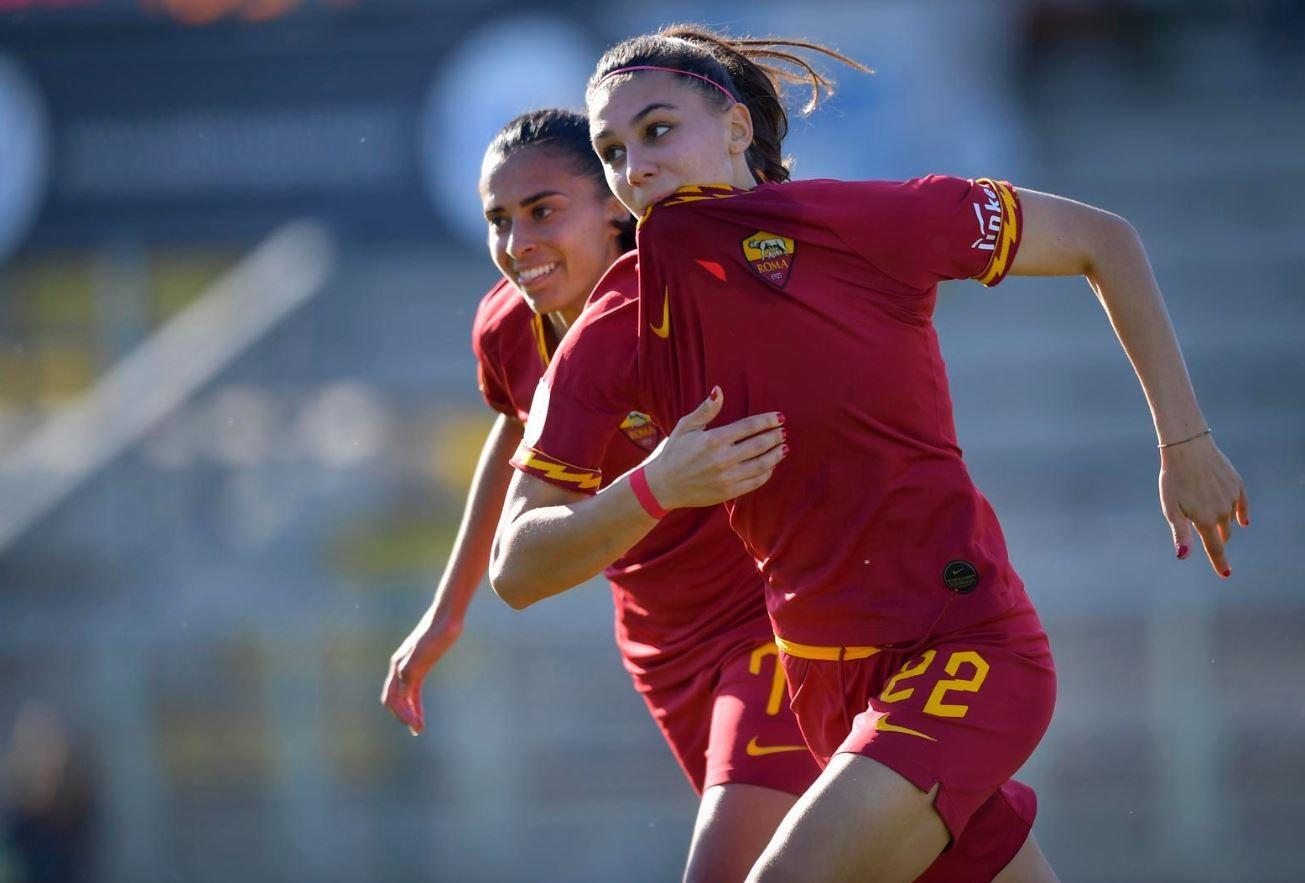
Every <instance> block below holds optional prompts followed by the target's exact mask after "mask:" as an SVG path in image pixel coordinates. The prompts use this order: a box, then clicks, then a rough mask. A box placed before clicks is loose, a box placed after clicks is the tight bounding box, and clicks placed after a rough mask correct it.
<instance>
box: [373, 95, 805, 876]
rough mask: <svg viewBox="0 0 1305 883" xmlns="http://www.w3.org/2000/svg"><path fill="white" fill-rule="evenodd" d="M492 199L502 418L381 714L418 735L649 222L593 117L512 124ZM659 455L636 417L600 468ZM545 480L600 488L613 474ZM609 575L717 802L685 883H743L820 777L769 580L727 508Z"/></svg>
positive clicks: (637, 676)
mask: <svg viewBox="0 0 1305 883" xmlns="http://www.w3.org/2000/svg"><path fill="white" fill-rule="evenodd" d="M480 193H481V198H482V201H483V203H484V210H485V220H486V222H487V224H488V228H489V249H490V254H491V256H492V257H493V259H494V263H495V265H496V266H497V267H498V269H499V270H500V271H501V272H502V273H503V277H504V278H503V279H502V280H501V281H500V282H499V283H498V284H497V285H495V286H494V287H493V288H492V289H491V290H490V291H489V293H488V294H486V295H485V297H484V299H483V300H482V301H481V303H480V308H479V310H478V311H477V314H476V319H475V324H474V329H473V332H472V347H473V349H474V351H475V353H476V359H477V362H478V365H479V380H480V389H481V392H482V394H483V395H484V397H485V400H486V402H488V404H489V406H490V407H491V408H493V409H494V410H496V411H497V412H498V413H499V416H498V418H497V420H496V421H495V423H494V426H493V428H492V429H491V430H490V433H489V436H488V438H486V440H485V445H484V449H483V451H482V453H481V457H480V462H479V464H478V466H477V469H476V476H475V479H474V481H473V483H472V489H471V493H470V495H469V497H468V499H467V506H466V512H465V513H464V516H463V522H462V527H461V530H460V532H459V534H458V538H457V540H456V541H455V545H454V549H453V554H452V559H451V561H450V564H449V566H448V568H447V569H446V570H445V573H444V578H443V580H442V581H441V583H440V587H439V590H438V591H437V592H436V595H435V598H434V601H433V602H432V604H431V606H430V608H429V609H428V610H427V611H426V614H425V615H424V616H423V617H422V619H421V621H420V622H419V623H418V625H417V627H416V628H415V629H414V630H413V631H412V633H411V634H410V635H409V636H408V637H407V639H406V640H405V641H404V642H403V644H402V645H401V646H400V647H399V649H398V650H396V651H395V653H394V655H393V657H392V658H391V660H390V670H389V675H388V677H387V678H386V682H385V688H384V692H383V694H382V702H383V703H384V704H385V706H386V707H387V708H389V709H390V711H392V712H393V713H394V715H395V716H396V717H397V718H398V719H399V720H400V721H402V722H403V723H405V724H407V725H408V726H409V727H410V728H411V729H412V731H413V732H414V733H418V732H420V731H421V730H422V729H423V728H424V725H425V719H424V715H423V712H422V706H421V684H422V681H423V679H424V678H425V676H426V675H427V673H428V672H429V671H430V669H431V668H432V667H434V666H435V664H436V663H437V662H438V661H439V660H440V658H441V657H442V656H443V654H444V653H445V652H446V651H447V650H448V649H449V647H450V646H452V644H453V643H454V642H455V641H456V640H457V638H458V636H459V634H460V633H461V630H462V622H463V618H464V616H465V613H466V610H467V607H468V605H469V603H470V601H471V596H472V594H473V592H474V591H475V588H476V585H477V584H478V583H479V581H480V579H481V577H483V576H484V574H485V568H486V564H487V561H488V559H489V552H490V542H491V540H492V538H493V536H494V526H495V523H496V522H497V520H498V516H499V512H500V511H501V509H502V505H503V494H504V491H505V489H506V487H507V483H508V477H509V476H510V475H511V473H512V469H511V467H510V466H509V464H508V459H509V457H510V456H511V454H512V452H513V451H514V450H515V448H516V447H517V444H518V442H520V440H521V432H522V421H524V420H525V419H526V417H527V415H528V412H529V408H530V398H531V396H532V394H533V393H534V391H535V388H536V386H537V385H538V383H539V379H540V377H541V376H542V375H543V373H544V369H545V367H546V366H547V364H548V362H549V359H550V358H551V357H552V354H553V352H554V350H555V349H556V347H557V343H558V341H559V340H561V339H562V337H563V335H564V334H565V333H566V329H567V326H568V325H569V324H570V323H572V322H573V321H574V320H575V318H576V316H577V314H579V312H580V310H581V308H582V307H583V306H584V302H585V298H586V297H587V296H588V295H589V292H590V290H591V289H592V288H593V287H594V284H595V283H596V282H597V281H598V279H599V277H600V276H601V275H602V273H603V271H605V270H606V269H607V268H608V266H609V265H610V264H611V263H612V262H613V261H615V260H616V258H617V256H618V255H620V254H621V253H622V251H625V250H627V249H629V248H631V247H633V241H632V240H633V223H634V222H633V219H632V218H631V217H630V215H629V213H628V212H627V211H626V210H625V208H624V207H623V206H622V205H621V203H619V202H618V201H617V200H616V199H615V197H613V196H612V194H611V193H610V191H608V189H607V184H606V182H605V181H604V179H603V173H602V167H601V165H600V164H599V162H598V158H597V157H596V156H595V155H594V153H593V150H592V149H591V148H590V145H589V128H588V120H587V119H586V118H585V117H584V116H583V115H581V114H576V113H571V112H567V111H561V110H542V111H535V112H533V113H528V114H525V115H524V116H521V117H518V118H517V119H515V120H513V121H512V122H510V123H508V125H507V126H506V127H505V128H504V129H503V130H502V131H501V132H500V133H499V134H498V136H497V137H495V139H494V140H493V142H492V143H491V144H490V146H489V148H488V150H487V151H486V154H485V161H484V166H483V170H482V175H481V181H480ZM659 440H660V434H659V433H658V432H657V430H656V428H655V427H653V426H652V425H651V424H650V422H649V420H648V419H647V418H646V417H645V416H643V415H642V414H634V413H629V412H627V413H626V415H624V416H623V417H622V419H621V421H619V432H618V433H617V436H616V437H615V438H613V439H612V442H611V444H610V445H609V446H607V448H606V449H605V451H604V452H603V454H602V456H601V458H600V462H601V465H602V468H603V469H604V470H605V471H606V473H607V474H608V475H609V476H619V475H621V474H622V473H624V472H626V471H628V470H630V469H632V468H634V467H635V466H637V465H638V464H639V463H640V462H641V461H642V460H643V459H644V458H645V457H647V456H648V453H649V452H650V451H651V450H652V449H653V448H654V447H656V444H657V442H658V441H659ZM535 468H540V469H545V470H551V471H550V474H551V475H553V477H554V480H558V481H562V482H564V483H568V484H571V485H572V486H578V487H581V488H587V487H589V486H590V485H592V486H593V487H594V488H595V489H597V488H598V487H599V478H598V473H592V474H589V473H581V472H578V471H576V470H574V469H571V468H569V467H567V466H566V465H565V464H542V463H539V462H536V464H535ZM600 546H602V547H603V548H607V547H608V546H607V544H605V543H602V542H601V541H600ZM609 561H610V559H609ZM600 569H601V567H595V568H593V569H592V570H590V571H588V572H587V573H586V574H584V576H583V577H581V578H587V577H588V576H592V575H594V574H595V573H597V572H598V570H600ZM607 576H608V578H609V579H610V580H611V585H612V596H613V600H614V602H615V605H616V639H617V645H618V647H619V649H620V652H621V658H622V660H623V661H624V663H625V666H626V668H627V669H628V670H629V672H630V674H631V676H632V677H633V679H634V683H635V688H636V689H637V690H638V691H639V693H640V694H642V695H643V697H644V699H645V700H646V701H647V703H648V707H649V709H650V711H651V712H652V715H653V717H654V719H655V720H656V722H657V725H658V726H659V727H660V728H661V730H662V733H663V735H664V736H665V737H666V740H667V741H668V742H669V743H670V746H671V750H672V751H673V752H674V754H675V757H676V759H677V760H678V761H679V763H680V765H681V767H683V769H684V772H685V774H686V775H687V776H688V778H689V781H690V783H691V784H692V785H693V787H694V789H695V790H696V791H697V792H698V793H699V794H701V795H702V803H701V807H700V812H699V816H698V821H697V824H696V827H695V830H694V835H693V841H692V844H691V848H690V856H689V863H688V870H687V876H688V877H689V878H690V879H700V880H741V879H742V878H743V876H744V875H745V874H746V873H747V871H748V869H749V868H750V867H751V866H752V863H753V861H754V860H755V859H756V857H757V856H758V855H759V854H760V853H761V850H762V848H763V847H764V846H765V844H766V842H767V841H768V840H769V839H770V835H771V833H772V832H773V831H774V830H775V827H776V825H777V824H778V823H779V821H780V819H781V818H783V816H784V814H785V812H787V810H788V809H789V807H791V806H792V805H793V802H794V801H795V800H796V797H797V795H798V794H800V793H802V791H803V790H805V789H806V787H807V786H808V785H810V784H811V782H812V781H813V780H814V779H815V777H816V775H817V773H818V772H819V770H818V768H817V766H816V764H815V761H814V760H813V759H812V757H811V755H810V753H809V752H808V751H807V749H806V747H805V745H804V743H803V740H802V736H801V733H800V731H799V730H798V728H797V723H796V721H795V720H794V718H793V715H792V713H791V712H790V710H789V708H788V703H787V702H785V701H783V700H784V682H783V673H782V670H781V669H780V668H779V662H778V659H777V650H776V647H775V644H774V638H773V635H772V633H771V629H770V624H769V621H768V619H767V616H766V610H765V602H764V597H763V594H762V588H761V581H760V578H759V577H758V575H757V570H756V567H755V566H754V564H753V562H752V560H751V558H750V557H749V556H748V555H747V553H746V552H745V551H744V549H743V548H742V546H741V544H740V543H739V540H738V538H737V537H736V536H735V535H734V534H733V533H732V532H731V531H730V529H729V525H728V524H727V523H726V521H725V513H724V510H723V509H722V508H721V507H719V506H716V507H711V508H703V509H685V510H683V511H682V512H678V513H676V514H675V515H674V516H671V517H668V518H667V519H665V520H664V521H663V522H662V523H660V524H659V525H658V527H657V528H656V529H655V530H653V531H651V532H650V533H649V534H648V535H647V537H645V538H643V539H642V541H641V542H639V543H638V544H637V545H635V547H634V548H632V549H630V551H629V552H628V553H627V554H625V555H624V556H623V557H621V558H620V560H618V561H616V562H614V563H612V564H611V566H610V567H608V568H607ZM531 600H534V599H531ZM525 603H528V602H525ZM522 606H524V603H523V605H522Z"/></svg>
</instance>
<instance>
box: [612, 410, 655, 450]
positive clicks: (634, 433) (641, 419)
mask: <svg viewBox="0 0 1305 883" xmlns="http://www.w3.org/2000/svg"><path fill="white" fill-rule="evenodd" d="M621 432H624V433H625V437H626V438H628V439H629V440H630V441H632V442H634V443H635V444H636V445H638V446H639V447H641V448H643V449H644V450H645V451H652V450H653V449H655V448H656V447H657V445H658V443H659V442H661V440H662V438H661V435H662V434H661V433H660V432H659V431H658V430H657V427H656V426H654V425H653V422H652V418H651V417H649V416H648V415H647V414H642V413H640V412H638V411H631V412H630V416H628V417H626V418H625V421H624V422H623V423H622V424H621Z"/></svg>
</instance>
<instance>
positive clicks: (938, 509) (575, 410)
mask: <svg viewBox="0 0 1305 883" xmlns="http://www.w3.org/2000/svg"><path fill="white" fill-rule="evenodd" d="M1020 226H1021V216H1020V209H1019V201H1018V199H1017V197H1016V195H1015V192H1014V190H1013V189H1012V188H1011V187H1010V186H1009V185H1006V184H1003V183H997V182H993V181H989V180H980V181H968V180H963V179H958V178H947V177H937V176H930V177H928V178H923V179H918V180H912V181H906V182H883V181H867V182H842V181H801V182H791V183H785V184H763V185H761V186H759V187H757V188H755V189H754V190H749V191H743V190H738V189H735V188H731V187H712V186H701V187H690V188H684V189H683V190H681V191H680V192H678V193H676V194H674V195H672V196H671V197H669V198H667V199H666V200H664V201H662V202H661V203H659V204H658V205H656V206H655V207H654V208H652V209H650V210H649V212H647V213H646V214H645V216H644V218H643V220H642V222H641V225H640V228H639V251H638V288H637V292H636V291H635V290H634V289H633V288H632V287H631V286H630V285H629V283H628V280H627V278H626V277H628V275H629V267H628V261H629V259H628V258H627V259H625V260H626V262H627V263H626V264H625V265H618V266H617V267H614V268H613V271H612V272H611V273H609V276H608V277H607V279H606V280H605V282H604V283H601V284H600V289H599V290H597V291H596V292H595V297H597V298H599V299H598V300H597V301H596V302H594V303H593V304H592V305H591V307H590V309H589V310H588V311H586V315H585V316H583V317H582V318H581V320H580V322H579V323H578V325H577V327H576V328H575V329H573V331H572V333H571V334H569V335H568V336H567V339H566V340H565V341H564V342H563V345H562V347H561V349H560V351H559V353H558V357H557V359H556V360H555V363H554V367H553V369H551V370H550V372H549V375H548V377H547V386H546V387H544V388H543V389H542V390H541V398H542V399H543V404H544V405H545V407H543V408H541V409H539V411H540V413H536V414H535V415H534V418H535V419H534V420H533V421H532V425H531V426H529V427H528V428H527V439H526V441H527V442H528V443H529V445H528V446H527V447H528V451H529V452H530V456H533V457H534V458H536V460H537V461H538V462H541V463H542V462H547V461H552V462H557V463H562V462H565V463H573V464H580V465H581V466H584V467H590V464H595V463H596V462H597V459H598V456H599V452H601V451H602V450H603V447H604V445H605V444H606V440H607V439H608V438H610V437H611V435H612V433H613V431H614V429H615V425H616V424H617V423H619V420H618V419H617V418H618V416H619V414H620V412H621V410H622V409H623V408H624V409H628V408H629V407H631V406H632V403H633V406H636V407H638V408H639V409H640V410H643V411H646V412H647V413H649V414H651V415H652V416H653V418H654V420H655V422H656V423H657V424H658V425H660V426H661V427H663V428H665V427H669V426H673V425H674V423H675V421H676V420H677V419H678V418H679V417H680V416H682V415H683V414H685V413H687V412H688V411H690V410H692V409H693V408H695V407H696V406H697V405H698V404H700V403H701V402H702V400H703V398H704V397H705V396H706V394H707V392H708V391H709V390H710V388H711V387H712V385H714V384H718V385H720V386H721V388H722V389H723V390H724V393H725V402H724V409H723V411H722V413H721V415H720V417H719V418H718V420H717V425H720V424H724V423H728V422H730V421H733V420H737V419H739V418H742V417H744V416H747V415H749V414H757V413H761V412H765V411H771V410H778V411H782V412H784V414H785V415H786V418H787V422H786V426H787V429H788V433H789V445H790V447H791V453H790V455H789V456H788V457H787V458H786V459H785V460H784V461H783V462H782V463H781V464H780V466H779V467H778V469H777V470H776V472H775V475H774V477H773V478H772V479H771V480H770V481H769V482H768V483H767V484H766V485H764V486H763V487H762V488H760V489H759V490H757V491H755V492H753V493H751V494H748V495H746V496H744V497H741V498H739V499H737V500H733V501H731V502H730V503H728V504H727V508H728V510H729V513H730V522H731V525H732V526H733V528H734V530H735V531H736V532H737V533H738V534H739V535H740V536H741V537H742V538H743V540H744V542H745V543H746V545H747V547H748V549H749V551H750V552H751V553H752V555H753V557H754V558H755V559H756V561H757V562H758V564H759V566H760V567H761V569H762V573H763V575H764V576H765V579H766V585H767V599H768V603H769V607H770V613H771V617H772V619H773V622H774V625H775V628H776V633H777V634H778V635H779V637H780V638H781V639H782V640H784V641H788V642H792V643H794V644H810V645H821V646H830V645H839V646H865V645H869V646H885V645H894V644H896V645H901V644H904V643H907V644H909V643H911V642H915V641H917V640H921V639H923V638H924V637H926V636H927V634H929V633H930V632H932V631H934V630H936V629H955V628H957V627H960V626H962V625H964V624H966V623H972V622H978V621H981V620H983V619H987V618H991V617H995V616H998V615H1000V614H1002V613H1003V612H1005V611H1007V610H1009V609H1010V608H1011V607H1012V606H1013V605H1014V604H1015V603H1017V602H1018V601H1019V600H1020V599H1022V597H1023V585H1022V584H1021V582H1020V580H1019V578H1018V576H1017V575H1016V574H1015V572H1014V570H1013V569H1012V568H1011V566H1010V563H1009V561H1008V560H1007V555H1006V546H1005V541H1004V539H1003V537H1002V534H1001V529H1000V527H999V526H998V524H997V519H996V516H995V515H994V513H993V511H992V508H991V506H989V504H988V502H987V500H985V499H984V498H983V496H982V495H981V494H980V493H979V492H978V490H976V489H975V487H974V484H973V482H972V481H971V480H970V476H969V474H968V472H967V470H966V468H965V465H964V463H963V462H962V460H961V451H960V448H959V447H958V445H957V442H956V434H955V430H954V428H953V424H952V407H951V400H950V397H949V393H948V389H947V378H946V373H945V370H944V366H943V360H942V355H941V353H940V351H939V347H938V340H937V336H936V333H935V331H934V328H933V324H932V321H931V316H932V312H933V307H934V301H935V298H936V294H937V283H938V282H939V281H940V280H943V279H962V278H977V279H979V280H980V281H982V282H984V283H985V284H988V285H993V284H996V283H997V282H999V281H1001V279H1002V278H1003V277H1004V276H1005V274H1006V273H1007V272H1008V271H1009V268H1010V265H1011V262H1012V261H1013V260H1014V256H1015V251H1016V249H1017V248H1018V245H1019V233H1020ZM604 291H606V292H607V293H605V294H603V292H604ZM600 295H601V297H600ZM518 466H519V468H524V469H526V470H527V471H529V472H530V473H531V474H534V475H536V476H538V477H540V478H543V479H545V480H550V481H556V480H557V477H556V476H550V475H549V474H548V472H547V470H545V469H540V468H535V467H533V466H532V465H531V463H530V462H529V461H528V459H525V460H521V461H520V462H519V463H518ZM590 468H592V467H590ZM781 646H782V644H781Z"/></svg>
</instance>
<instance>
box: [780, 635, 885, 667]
mask: <svg viewBox="0 0 1305 883" xmlns="http://www.w3.org/2000/svg"><path fill="white" fill-rule="evenodd" d="M775 644H776V645H777V646H778V647H779V649H781V650H783V651H784V652H785V653H787V654H788V655H789V656H796V657H797V658H798V659H819V660H824V661H826V662H837V661H838V660H840V659H867V658H869V657H871V656H874V655H875V654H876V653H878V652H879V648H878V647H819V646H816V645H815V644H798V643H795V642H793V641H785V640H784V639H783V638H781V637H780V636H779V635H776V636H775Z"/></svg>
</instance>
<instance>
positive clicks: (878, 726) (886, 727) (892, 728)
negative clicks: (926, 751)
mask: <svg viewBox="0 0 1305 883" xmlns="http://www.w3.org/2000/svg"><path fill="white" fill-rule="evenodd" d="M875 730H876V731H878V732H880V733H904V734H906V735H907V736H919V737H920V738H921V739H928V740H929V741H930V742H937V741H938V740H937V739H935V738H934V737H933V736H926V735H925V734H924V733H921V732H920V731H919V730H912V729H910V728H909V727H899V726H897V725H895V724H890V723H889V722H888V715H884V716H883V717H881V718H879V719H878V720H877V721H875Z"/></svg>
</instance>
